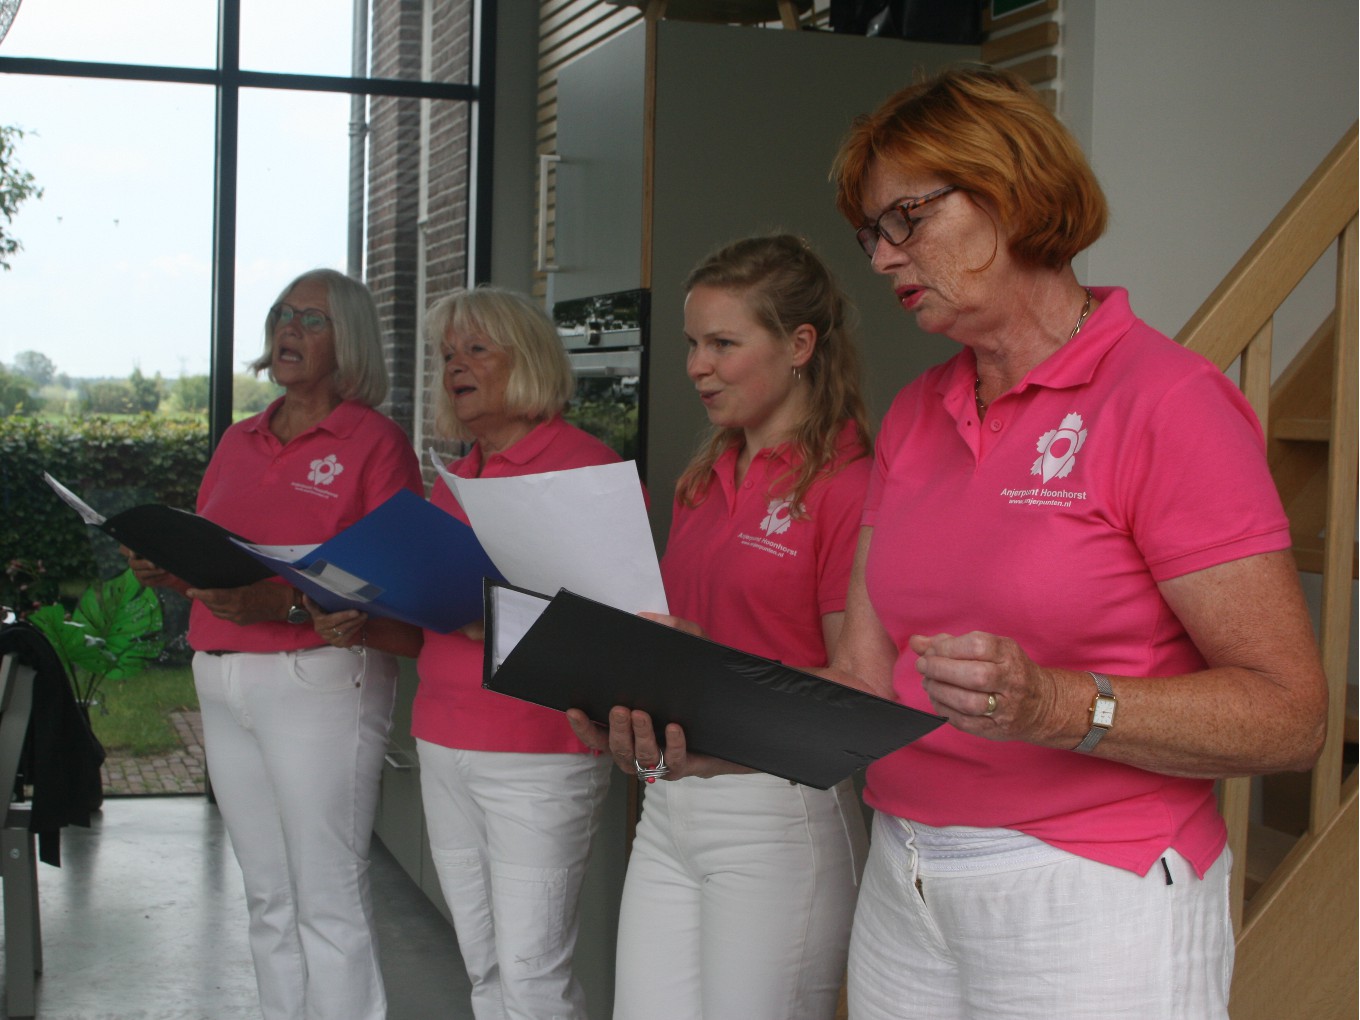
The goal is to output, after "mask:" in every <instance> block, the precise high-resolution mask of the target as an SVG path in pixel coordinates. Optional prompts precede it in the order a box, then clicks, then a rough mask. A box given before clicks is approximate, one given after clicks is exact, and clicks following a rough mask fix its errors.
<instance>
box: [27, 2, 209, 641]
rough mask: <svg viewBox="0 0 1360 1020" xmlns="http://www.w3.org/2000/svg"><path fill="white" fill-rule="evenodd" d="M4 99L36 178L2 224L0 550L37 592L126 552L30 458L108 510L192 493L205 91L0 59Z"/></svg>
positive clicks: (180, 607)
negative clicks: (7, 249) (62, 497)
mask: <svg viewBox="0 0 1360 1020" xmlns="http://www.w3.org/2000/svg"><path fill="white" fill-rule="evenodd" d="M34 6H35V7H40V6H41V4H35V5H34ZM25 9H27V8H25ZM0 110H3V111H4V113H3V119H4V123H6V124H13V125H18V126H19V127H21V128H23V129H24V131H25V132H26V133H25V135H24V137H23V138H20V139H17V140H16V143H15V152H14V158H15V160H16V161H17V162H18V163H19V164H20V166H21V167H22V168H23V169H24V170H26V171H28V172H30V173H32V174H33V177H34V180H35V183H36V184H37V185H38V186H40V187H41V188H42V189H43V194H42V196H41V197H34V198H31V199H29V200H28V201H27V202H25V203H24V204H23V205H22V206H21V207H20V209H19V212H18V214H17V215H16V216H15V218H14V221H13V222H12V223H10V224H7V225H5V231H6V233H7V234H8V233H12V235H13V236H14V237H15V238H16V239H17V240H18V241H19V242H20V243H21V244H22V245H23V247H22V249H21V250H20V251H18V252H17V253H15V254H14V255H13V256H12V257H10V259H9V261H10V264H11V266H12V269H11V270H10V271H9V272H3V273H0V322H4V324H5V327H4V329H3V330H0V362H3V368H4V372H5V374H6V375H8V376H9V377H10V379H11V381H12V379H13V377H14V376H15V375H18V376H20V377H21V379H22V385H24V386H25V387H26V388H27V390H28V393H29V395H30V402H29V403H28V404H27V405H26V406H24V407H22V408H21V409H20V410H19V412H18V413H12V412H14V410H15V408H14V407H13V406H9V407H6V408H4V415H5V416H4V417H3V418H0V431H2V432H3V433H4V434H5V437H6V442H5V444H4V449H5V458H4V462H3V464H0V499H3V501H4V504H5V506H6V507H7V508H9V512H8V513H7V514H6V515H5V518H4V519H3V520H0V547H3V553H0V555H3V558H4V561H5V563H6V564H7V565H10V564H11V563H12V560H11V558H14V559H18V560H21V561H24V562H25V563H27V564H30V565H31V566H32V568H33V570H32V573H33V574H34V575H36V576H37V578H38V581H39V583H40V585H46V587H45V588H42V589H41V590H40V591H39V594H38V598H37V599H36V601H40V602H44V603H50V602H51V600H52V599H54V598H55V597H56V594H57V592H58V591H60V593H61V594H62V595H64V596H66V597H67V598H72V597H74V596H78V595H80V594H81V593H82V592H83V591H84V590H85V589H86V586H87V585H88V584H89V583H91V582H92V581H94V580H96V579H99V578H109V577H112V576H114V575H116V574H118V573H121V572H122V571H123V570H124V569H125V568H126V563H125V562H124V560H123V558H122V556H120V555H119V553H118V549H117V546H116V544H115V543H114V542H113V540H112V539H109V538H107V537H106V536H104V535H102V534H101V533H99V532H96V531H95V530H94V529H92V528H88V527H87V526H86V525H84V524H82V523H81V521H80V518H79V517H78V516H77V515H76V513H75V512H74V511H72V510H70V509H68V508H67V507H65V506H64V505H63V504H61V503H60V502H58V501H57V500H56V498H55V497H53V496H52V495H51V494H50V493H48V492H47V491H46V487H45V486H43V484H42V481H41V472H42V471H49V472H50V473H51V474H53V475H54V476H55V477H56V478H58V479H59V480H60V481H62V482H64V483H65V484H67V485H68V486H70V488H72V489H73V490H74V491H75V492H76V493H77V494H78V495H79V496H81V497H82V498H83V499H84V500H85V501H86V502H87V503H89V504H90V505H91V506H92V507H94V508H95V509H96V510H97V511H99V512H100V513H103V514H104V515H106V516H112V515H113V514H115V513H117V512H119V511H121V510H124V509H127V508H128V507H131V506H135V505H137V504H140V503H151V502H155V503H165V504H168V505H171V506H192V505H193V502H194V493H195V491H196V489H197V487H198V481H199V479H200V478H201V477H202V474H203V468H204V466H205V465H206V463H207V454H208V426H207V414H206V399H205V398H206V394H207V385H206V380H207V372H208V364H209V336H210V330H211V307H210V304H211V286H212V285H211V278H212V277H211V267H212V250H211V248H212V179H213V175H212V158H213V92H212V90H211V89H209V88H205V87H201V86H190V85H165V84H147V83H141V82H121V81H92V80H85V79H68V78H48V77H27V76H22V75H6V76H3V77H0ZM10 580H11V578H10V576H9V574H8V572H6V574H5V575H3V576H0V585H4V584H5V583H6V582H8V581H10ZM15 587H16V586H15V585H12V584H10V585H8V586H7V587H6V588H5V589H4V590H2V591H0V602H3V603H4V604H6V605H11V606H13V604H14V600H15V598H16V595H15ZM20 599H21V600H22V596H20ZM32 601H34V600H32V599H30V600H29V602H30V604H29V605H28V606H26V607H23V608H24V609H28V608H31V602H32ZM161 601H162V605H163V607H164V612H165V637H166V640H167V641H169V642H170V643H171V645H172V646H173V647H172V650H171V652H170V653H168V655H169V657H170V658H169V660H167V661H176V662H183V661H187V660H186V659H185V656H186V654H187V653H186V651H185V649H184V647H183V633H184V629H185V626H186V623H187V603H186V602H185V600H183V599H182V598H180V597H179V596H175V595H167V596H166V597H165V598H163V599H162V600H161Z"/></svg>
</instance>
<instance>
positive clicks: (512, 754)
mask: <svg viewBox="0 0 1360 1020" xmlns="http://www.w3.org/2000/svg"><path fill="white" fill-rule="evenodd" d="M427 330H428V334H429V339H430V342H431V343H432V344H434V345H437V346H438V348H439V352H440V358H441V361H442V364H443V386H442V388H441V390H440V393H439V396H438V397H437V398H436V399H437V400H438V405H437V410H436V420H437V422H438V424H439V427H440V429H441V431H442V432H443V433H444V434H445V435H447V436H449V437H450V438H457V439H465V440H471V442H472V449H471V451H470V452H469V453H468V454H467V455H466V456H465V457H462V458H461V459H459V460H457V461H454V462H453V463H452V464H450V465H449V470H450V471H451V472H452V473H453V474H455V475H458V476H460V477H483V478H502V477H509V476H513V475H526V474H536V473H539V472H543V471H560V470H563V469H566V468H579V467H589V466H592V465H596V464H608V463H614V462H617V461H618V460H619V456H618V454H616V453H615V452H614V451H613V450H611V449H610V448H609V447H607V446H605V445H604V443H602V442H600V441H599V440H598V439H596V438H594V437H593V436H590V435H587V434H586V433H584V432H582V431H581V430H580V429H578V428H575V427H574V426H572V425H569V424H567V422H566V421H564V420H563V418H562V411H563V409H564V408H565V407H566V405H567V401H568V400H569V399H570V398H571V395H572V393H573V392H574V386H573V380H572V373H571V366H570V364H569V363H568V361H567V356H566V351H565V350H564V348H563V346H562V342H561V340H560V339H559V338H558V335H557V330H556V327H555V326H554V325H553V323H552V320H550V319H549V318H548V317H547V315H546V314H545V313H544V312H543V311H542V309H540V308H538V307H537V306H536V305H534V304H533V303H531V302H530V301H529V300H528V299H527V298H525V297H523V296H521V295H519V294H516V293H514V292H512V291H508V290H502V289H500V288H497V287H478V288H475V289H473V290H461V291H457V292H455V293H453V294H450V295H448V296H447V297H444V298H442V299H441V300H439V301H438V302H436V303H435V304H434V306H433V307H431V309H430V311H429V314H428V316H427ZM430 499H431V502H433V503H434V505H435V506H437V507H440V508H441V509H443V510H445V511H447V512H448V513H450V514H452V515H453V516H454V517H457V518H458V519H459V520H461V521H463V522H464V523H466V522H467V515H466V514H465V513H464V512H463V508H462V507H461V506H459V504H458V501H457V499H455V498H454V495H453V493H452V492H451V491H450V490H449V487H448V486H447V485H446V484H445V483H444V482H443V481H442V480H441V481H437V482H436V483H435V486H434V491H433V492H432V493H431V496H430ZM316 628H317V630H318V632H320V633H322V634H323V635H325V636H326V637H327V640H329V641H331V642H332V643H333V644H339V645H342V646H344V645H348V644H351V643H354V642H355V641H358V640H360V639H361V636H363V639H364V640H366V642H367V644H368V645H369V646H370V647H380V648H387V649H390V650H393V651H397V652H400V653H402V654H405V655H410V656H418V657H419V658H418V660H417V663H416V669H417V672H418V673H419V675H420V685H419V687H418V688H417V691H416V699H415V705H414V707H413V710H412V722H411V732H412V733H413V734H414V735H415V737H416V745H417V748H418V749H419V753H420V781H421V796H422V799H423V800H424V805H425V823H426V827H427V830H428V832H429V837H430V851H431V854H432V855H433V857H434V864H435V870H436V871H437V872H438V874H439V885H440V888H441V889H442V890H443V893H444V899H445V902H446V903H447V904H448V906H449V910H450V911H451V912H452V914H453V923H454V928H455V929H456V931H457V935H458V946H459V949H460V950H461V952H462V957H463V963H464V965H465V966H466V967H467V972H468V977H469V979H470V980H471V982H472V1009H473V1015H474V1016H476V1017H477V1020H504V1018H516V1020H541V1018H543V1017H566V1018H574V1020H585V1017H586V1005H585V996H584V993H583V991H582V989H581V985H580V982H579V981H578V980H577V979H576V977H575V975H574V973H573V971H572V956H573V953H574V951H575V946H576V935H577V931H578V928H579V914H578V909H577V907H578V900H579V894H580V891H581V880H582V878H583V876H584V874H585V867H586V859H587V857H588V855H589V852H590V844H591V839H592V837H593V836H594V833H595V829H596V826H597V823H598V820H599V812H600V808H601V806H602V804H603V803H604V797H605V794H606V793H607V792H608V789H609V761H608V759H607V758H602V757H600V756H598V755H597V754H595V753H594V752H593V751H592V750H591V749H590V748H588V747H586V746H585V745H584V744H582V743H581V741H580V740H578V739H577V738H576V737H575V735H574V734H573V733H572V730H571V727H570V726H568V725H567V722H566V720H565V719H564V718H563V716H562V714H561V713H560V712H555V711H553V710H551V709H547V708H542V707H540V706H538V705H532V704H530V703H528V702H525V701H518V700H516V699H514V698H508V697H506V696H504V695H502V694H496V693H494V692H491V691H487V690H484V689H483V688H482V652H483V648H482V627H481V624H480V622H479V623H476V624H473V625H471V626H469V627H465V628H463V630H461V631H456V632H454V633H452V634H440V633H438V632H436V631H429V630H427V631H423V632H422V631H420V630H417V629H416V628H414V627H411V626H410V625H408V624H403V623H399V622H397V621H393V620H385V619H368V618H366V617H365V616H364V615H363V614H359V613H354V612H345V613H335V614H330V615H318V616H317V617H316ZM365 635H366V636H365Z"/></svg>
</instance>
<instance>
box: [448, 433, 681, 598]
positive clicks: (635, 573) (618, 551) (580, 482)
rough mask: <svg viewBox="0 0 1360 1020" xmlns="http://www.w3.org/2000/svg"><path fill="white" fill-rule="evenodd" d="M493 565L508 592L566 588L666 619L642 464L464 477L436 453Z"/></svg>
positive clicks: (664, 595) (604, 465) (629, 461)
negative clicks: (641, 477)
mask: <svg viewBox="0 0 1360 1020" xmlns="http://www.w3.org/2000/svg"><path fill="white" fill-rule="evenodd" d="M430 461H431V462H432V463H433V464H434V466H435V468H436V470H438V472H439V475H440V477H441V478H443V479H444V482H445V484H447V485H448V486H449V488H450V489H452V490H453V494H454V496H456V497H457V498H458V502H459V503H460V504H461V505H462V507H463V510H464V511H465V512H466V513H467V515H468V520H469V521H470V522H471V523H472V530H473V531H474V532H476V533H477V538H478V540H479V541H480V542H481V543H482V548H483V549H485V550H486V553H487V555H488V556H490V557H491V562H492V563H494V564H496V567H497V569H498V570H500V572H501V573H502V574H504V575H505V579H506V580H507V581H509V582H510V583H511V584H513V585H515V586H517V587H520V588H528V589H530V590H532V591H538V592H543V593H544V594H547V595H549V596H551V595H556V594H557V590H558V589H559V588H567V589H569V590H571V591H573V592H575V593H576V594H577V595H584V596H585V597H586V598H589V599H594V600H595V601H596V602H603V603H605V604H606V605H609V606H613V607H614V608H615V609H622V610H624V611H625V612H630V613H635V612H642V611H646V612H652V613H665V612H668V609H667V607H666V591H665V589H664V588H663V587H662V584H661V566H660V564H659V563H658V562H657V559H656V545H655V544H654V543H653V542H652V529H651V527H650V525H649V524H648V523H647V505H646V503H645V502H644V501H643V498H642V484H641V482H640V481H639V479H638V473H637V464H635V463H634V462H633V461H631V460H628V461H623V462H621V463H618V464H600V465H597V466H595V467H584V468H572V469H570V470H566V471H545V472H543V473H542V474H535V475H517V476H515V477H512V478H459V477H457V476H455V475H453V474H450V473H449V471H448V470H447V469H446V468H445V467H444V464H443V463H442V461H441V460H440V457H439V454H438V453H436V452H435V451H434V450H433V449H431V450H430Z"/></svg>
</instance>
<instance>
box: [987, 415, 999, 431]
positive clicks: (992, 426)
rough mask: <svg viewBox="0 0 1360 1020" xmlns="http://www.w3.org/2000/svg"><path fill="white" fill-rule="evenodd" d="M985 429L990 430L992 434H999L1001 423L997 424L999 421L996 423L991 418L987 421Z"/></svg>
mask: <svg viewBox="0 0 1360 1020" xmlns="http://www.w3.org/2000/svg"><path fill="white" fill-rule="evenodd" d="M987 427H988V428H989V429H991V430H992V431H993V432H1000V431H1001V422H999V421H997V420H996V419H995V418H993V419H992V420H991V421H989V422H988V423H987Z"/></svg>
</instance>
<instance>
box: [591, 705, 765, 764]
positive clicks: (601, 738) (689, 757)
mask: <svg viewBox="0 0 1360 1020" xmlns="http://www.w3.org/2000/svg"><path fill="white" fill-rule="evenodd" d="M567 721H568V722H569V723H571V728H572V730H573V731H575V733H576V736H577V737H579V738H580V740H581V743H583V744H585V745H586V746H587V747H589V748H591V749H593V750H596V751H600V752H603V753H605V754H609V755H612V756H613V758H614V762H615V764H617V765H618V767H619V768H620V769H621V770H622V771H623V772H624V773H625V774H627V775H630V776H636V775H637V774H638V767H639V766H641V767H642V768H648V769H649V768H654V767H655V766H656V764H657V762H658V761H660V755H659V754H658V753H657V751H658V750H659V748H658V741H657V737H656V731H655V730H654V729H653V728H652V717H651V716H650V715H648V714H647V713H646V712H643V711H640V710H632V709H629V708H626V707H624V706H623V705H615V706H614V707H613V708H612V709H610V711H609V726H608V727H607V728H606V727H604V726H602V725H600V724H598V723H594V722H591V721H590V719H589V718H588V717H587V716H586V714H585V713H584V712H582V711H581V710H580V709H579V708H572V709H568V710H567ZM665 752H666V774H665V775H664V776H662V777H661V778H662V779H665V780H672V779H684V778H685V777H686V776H700V777H702V778H705V779H707V778H709V777H710V776H721V775H728V774H731V773H737V772H751V771H753V770H752V769H749V768H747V767H746V766H745V765H737V764H734V763H733V762H730V761H724V760H723V759H722V758H713V757H711V756H709V755H706V754H691V753H690V752H689V751H688V750H687V748H686V747H685V731H684V728H683V727H681V726H680V725H679V724H678V723H670V724H668V725H667V726H666V743H665Z"/></svg>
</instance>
